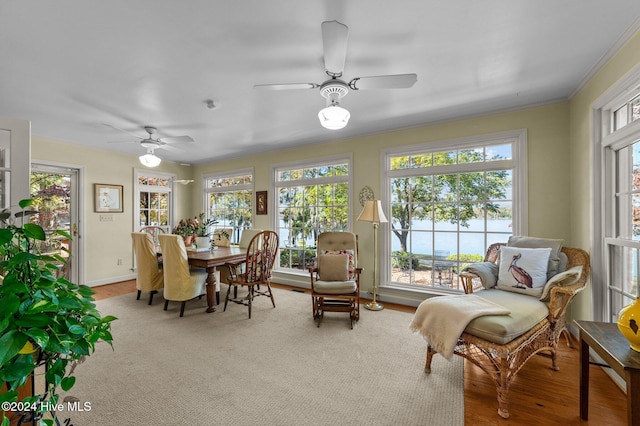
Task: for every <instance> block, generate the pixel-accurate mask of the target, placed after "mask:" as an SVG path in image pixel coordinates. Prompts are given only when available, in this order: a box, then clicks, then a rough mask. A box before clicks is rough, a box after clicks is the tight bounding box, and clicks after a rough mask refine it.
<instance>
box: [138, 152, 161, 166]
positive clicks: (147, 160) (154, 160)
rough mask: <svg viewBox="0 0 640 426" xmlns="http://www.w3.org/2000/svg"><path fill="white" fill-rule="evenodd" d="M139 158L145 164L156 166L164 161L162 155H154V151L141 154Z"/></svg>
mask: <svg viewBox="0 0 640 426" xmlns="http://www.w3.org/2000/svg"><path fill="white" fill-rule="evenodd" d="M138 159H139V160H140V163H141V164H142V165H143V166H147V167H156V166H158V165H159V164H160V163H161V162H162V160H161V159H160V157H156V156H155V155H153V152H152V151H147V153H146V154H145V155H141V156H140V157H138Z"/></svg>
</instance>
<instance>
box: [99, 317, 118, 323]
mask: <svg viewBox="0 0 640 426" xmlns="http://www.w3.org/2000/svg"><path fill="white" fill-rule="evenodd" d="M117 319H118V318H116V317H114V316H113V315H106V316H104V317H102V319H100V322H101V323H103V324H104V323H109V322H111V321H115V320H117Z"/></svg>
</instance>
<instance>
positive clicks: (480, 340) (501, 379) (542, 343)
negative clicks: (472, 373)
mask: <svg viewBox="0 0 640 426" xmlns="http://www.w3.org/2000/svg"><path fill="white" fill-rule="evenodd" d="M503 246H505V244H493V245H491V246H490V247H489V249H488V250H487V254H486V257H485V262H493V263H499V262H498V260H499V253H500V249H501V247H503ZM561 250H562V253H564V254H565V255H566V256H567V261H568V262H567V266H566V269H570V268H574V267H580V266H581V267H582V269H581V274H579V278H578V279H577V281H575V279H574V280H572V282H571V283H570V284H569V282H568V281H567V282H566V283H567V284H569V285H564V283H562V282H559V283H558V285H557V286H554V287H552V288H550V290H549V296H548V301H544V302H542V301H540V300H539V299H538V298H535V297H531V296H529V295H525V294H518V293H513V292H509V291H504V290H501V289H498V288H491V289H485V290H481V291H478V292H476V293H474V294H476V295H478V296H481V297H484V298H487V300H491V301H493V302H496V303H498V304H501V305H503V306H504V307H506V308H509V309H510V310H511V312H512V314H511V315H507V316H494V315H490V316H484V317H481V318H477V319H476V320H473V321H471V322H470V323H469V324H468V325H467V327H466V328H465V330H464V332H463V333H462V335H461V336H460V337H459V339H458V341H457V344H456V346H455V350H454V354H456V355H460V356H462V357H464V358H466V359H468V360H469V361H471V362H472V363H474V364H475V365H477V366H478V367H480V368H481V369H482V370H483V371H484V372H486V373H487V374H489V376H491V378H492V379H493V381H494V382H495V385H496V389H497V397H498V414H499V415H500V416H501V417H503V418H505V419H506V418H508V417H509V408H508V406H509V397H508V393H509V385H510V384H511V381H512V380H513V378H514V377H515V376H516V374H517V373H518V371H519V370H520V369H521V368H522V367H523V366H524V364H525V363H526V362H527V360H528V359H529V358H531V357H532V356H533V355H535V354H540V355H546V356H549V357H550V358H551V360H552V368H553V369H554V370H558V366H557V362H556V348H557V345H558V340H559V338H560V335H561V334H563V333H566V334H567V335H566V336H565V337H566V338H567V343H568V344H569V345H570V341H569V336H568V331H567V329H566V320H565V312H566V309H567V306H568V305H569V303H570V302H571V300H572V299H573V297H574V296H575V295H576V294H577V293H578V292H579V291H581V290H582V289H584V287H585V285H586V282H587V278H588V276H589V255H588V254H587V253H586V252H585V251H584V250H581V249H578V248H569V247H562V249H561ZM575 269H577V270H580V268H575ZM460 276H461V277H462V280H463V285H464V289H465V293H467V294H469V293H473V284H474V280H478V279H479V277H478V276H477V275H475V274H473V273H470V272H462V273H461V274H460ZM576 276H577V275H576ZM523 298H524V299H523ZM536 305H537V306H536ZM545 306H546V309H547V310H546V311H544V309H545ZM530 307H533V308H535V309H538V313H539V312H540V307H542V309H543V312H542V315H541V317H542V318H541V319H540V320H535V321H537V322H535V323H534V324H532V326H530V327H529V326H527V327H528V328H527V329H525V330H522V331H521V332H519V331H514V329H512V328H510V327H511V326H512V324H509V321H521V322H522V320H523V319H525V320H526V318H525V317H527V316H529V319H530V318H532V315H530V314H531V312H523V311H526V310H528V309H530ZM545 315H546V316H545ZM494 326H495V328H494V330H495V329H498V330H502V329H504V330H508V332H506V331H505V332H503V333H502V335H501V336H500V335H492V333H490V332H487V330H489V329H491V328H492V327H494ZM498 334H500V333H498ZM436 353H437V352H436V351H435V350H434V349H433V348H432V347H431V346H430V345H428V346H427V355H426V364H425V368H424V370H425V372H426V373H430V372H431V359H432V358H433V355H434V354H436Z"/></svg>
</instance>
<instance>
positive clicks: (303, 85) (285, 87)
mask: <svg viewBox="0 0 640 426" xmlns="http://www.w3.org/2000/svg"><path fill="white" fill-rule="evenodd" d="M253 87H254V88H256V89H267V90H290V89H316V88H318V87H320V85H319V84H315V83H286V84H256V85H255V86H253Z"/></svg>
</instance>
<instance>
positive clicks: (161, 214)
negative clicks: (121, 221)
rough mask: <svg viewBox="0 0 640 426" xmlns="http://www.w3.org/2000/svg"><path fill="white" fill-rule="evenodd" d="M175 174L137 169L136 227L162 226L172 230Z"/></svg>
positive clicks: (137, 228)
mask: <svg viewBox="0 0 640 426" xmlns="http://www.w3.org/2000/svg"><path fill="white" fill-rule="evenodd" d="M174 178H175V176H173V175H169V174H164V173H157V172H150V171H148V170H136V173H135V183H136V185H135V189H136V190H135V195H134V196H135V198H136V200H135V206H136V207H135V214H134V221H135V224H134V229H135V230H136V231H137V230H140V228H142V227H144V226H150V225H153V226H160V227H162V228H163V229H164V230H165V232H171V224H172V219H173V217H172V216H173V211H172V202H173V198H172V189H173V188H172V187H173V179H174Z"/></svg>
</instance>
